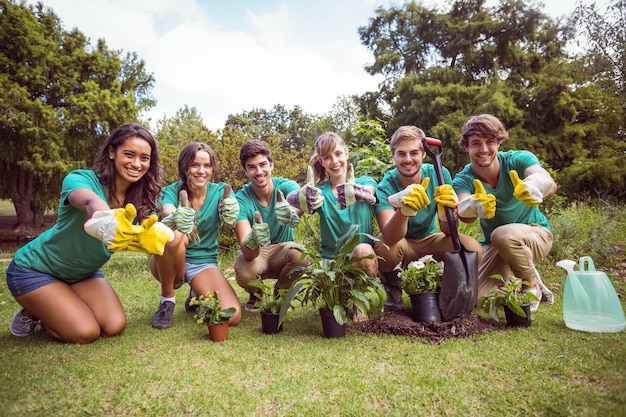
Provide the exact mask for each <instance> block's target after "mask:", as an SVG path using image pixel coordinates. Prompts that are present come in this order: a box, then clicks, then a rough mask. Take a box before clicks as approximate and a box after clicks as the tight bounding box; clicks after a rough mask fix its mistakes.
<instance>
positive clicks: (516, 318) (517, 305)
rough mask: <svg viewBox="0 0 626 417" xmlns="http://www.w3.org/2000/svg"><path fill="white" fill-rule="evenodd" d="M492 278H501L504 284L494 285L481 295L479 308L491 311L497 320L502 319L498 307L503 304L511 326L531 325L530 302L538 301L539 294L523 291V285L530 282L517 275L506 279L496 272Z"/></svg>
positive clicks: (490, 314) (493, 317) (487, 311)
mask: <svg viewBox="0 0 626 417" xmlns="http://www.w3.org/2000/svg"><path fill="white" fill-rule="evenodd" d="M490 278H493V279H497V280H500V281H502V283H503V284H502V285H501V286H497V285H496V286H494V287H493V288H492V289H491V290H490V291H489V292H488V293H487V294H485V295H483V296H482V297H480V299H479V300H478V308H480V309H482V310H483V311H485V312H486V313H489V316H491V318H492V319H494V320H495V321H500V320H499V318H498V307H500V306H502V307H503V308H504V315H505V317H506V322H507V324H508V325H509V326H524V327H528V326H530V323H531V319H530V302H531V301H537V296H536V295H535V294H533V293H532V292H523V291H522V286H523V285H529V284H530V283H529V282H528V281H524V280H522V279H521V278H517V277H512V278H510V279H508V280H505V279H504V278H503V277H502V275H500V274H494V275H492V276H491V277H490Z"/></svg>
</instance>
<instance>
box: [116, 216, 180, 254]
mask: <svg viewBox="0 0 626 417" xmlns="http://www.w3.org/2000/svg"><path fill="white" fill-rule="evenodd" d="M158 220H159V218H158V217H157V216H156V214H153V215H152V216H150V217H148V218H147V219H146V220H144V222H143V223H141V226H140V227H141V228H142V230H143V231H142V232H141V233H139V234H137V235H135V239H133V240H132V241H131V242H130V244H129V245H128V248H127V249H128V250H130V251H133V252H141V253H148V254H150V255H163V252H164V251H165V245H166V244H168V243H169V242H171V241H172V240H174V232H173V231H172V229H170V228H169V227H167V226H166V225H164V224H163V223H161V222H159V221H158Z"/></svg>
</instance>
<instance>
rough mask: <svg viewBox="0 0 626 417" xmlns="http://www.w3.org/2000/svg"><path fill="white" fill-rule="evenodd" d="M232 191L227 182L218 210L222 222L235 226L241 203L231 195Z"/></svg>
mask: <svg viewBox="0 0 626 417" xmlns="http://www.w3.org/2000/svg"><path fill="white" fill-rule="evenodd" d="M230 191H231V187H230V185H228V184H226V185H225V186H224V194H222V199H221V200H220V203H219V205H218V207H217V210H218V212H219V215H220V220H221V221H222V223H226V224H229V225H231V226H234V225H235V223H237V217H239V203H238V202H237V199H236V198H235V197H232V196H231V195H230Z"/></svg>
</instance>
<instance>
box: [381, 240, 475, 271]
mask: <svg viewBox="0 0 626 417" xmlns="http://www.w3.org/2000/svg"><path fill="white" fill-rule="evenodd" d="M380 237H381V236H379V238H380ZM459 239H460V240H461V243H462V244H463V246H464V247H465V249H467V250H468V251H471V252H477V253H478V262H479V264H480V259H481V258H482V248H481V246H480V243H478V242H477V241H476V239H474V238H473V237H471V236H467V235H463V234H459ZM374 251H375V252H376V255H378V256H380V257H382V258H383V259H379V261H378V269H379V270H380V272H382V273H386V272H390V271H392V270H393V269H394V268H395V267H396V266H397V265H398V264H399V263H402V265H403V266H404V265H406V264H408V263H409V262H411V261H415V260H417V259H419V258H421V257H422V256H425V255H433V258H435V259H436V260H437V261H443V259H444V257H445V254H446V252H452V251H454V245H453V244H452V238H451V237H450V236H446V235H445V234H443V233H435V234H432V235H430V236H427V237H424V238H422V239H407V238H403V239H400V240H399V241H398V242H397V243H396V244H394V245H391V246H389V248H386V247H385V246H384V245H383V244H382V243H381V242H376V246H375V247H374Z"/></svg>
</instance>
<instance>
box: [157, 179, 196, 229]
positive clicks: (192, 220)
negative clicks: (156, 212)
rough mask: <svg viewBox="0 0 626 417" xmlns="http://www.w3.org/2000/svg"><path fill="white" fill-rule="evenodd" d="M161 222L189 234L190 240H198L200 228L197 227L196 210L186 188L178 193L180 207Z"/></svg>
mask: <svg viewBox="0 0 626 417" xmlns="http://www.w3.org/2000/svg"><path fill="white" fill-rule="evenodd" d="M161 223H163V224H165V225H166V226H169V227H170V228H171V229H172V230H178V231H179V232H181V233H183V234H186V235H187V236H189V240H191V241H198V240H200V237H199V236H198V228H197V227H196V211H195V210H194V209H193V208H191V205H190V204H189V196H188V194H187V191H186V190H180V192H179V193H178V208H176V210H175V211H173V212H172V213H170V214H169V215H168V216H166V217H164V218H163V219H162V220H161Z"/></svg>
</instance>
